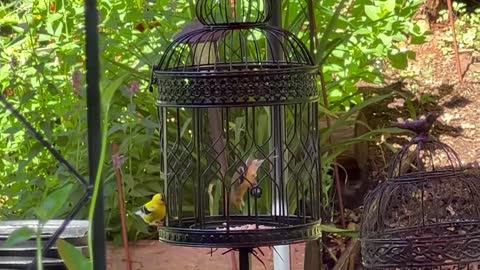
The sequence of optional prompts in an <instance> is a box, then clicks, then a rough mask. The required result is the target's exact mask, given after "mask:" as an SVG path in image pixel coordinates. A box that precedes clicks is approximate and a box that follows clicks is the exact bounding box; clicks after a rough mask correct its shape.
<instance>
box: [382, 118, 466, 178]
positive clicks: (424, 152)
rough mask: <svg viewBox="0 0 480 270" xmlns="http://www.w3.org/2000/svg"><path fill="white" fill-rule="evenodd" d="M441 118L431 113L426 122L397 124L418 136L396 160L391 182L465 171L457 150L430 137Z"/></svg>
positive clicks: (423, 120) (422, 120)
mask: <svg viewBox="0 0 480 270" xmlns="http://www.w3.org/2000/svg"><path fill="white" fill-rule="evenodd" d="M437 117H438V114H437V113H430V114H428V115H427V117H426V118H425V119H421V120H416V121H410V122H406V123H395V126H397V127H400V128H403V129H407V130H410V131H413V132H414V133H415V136H414V137H413V139H412V140H411V141H410V142H409V143H407V144H406V145H404V146H403V147H402V149H401V150H400V151H399V152H398V153H397V154H396V155H395V157H394V158H393V161H392V162H391V163H390V165H389V168H388V174H387V177H388V179H390V180H391V181H399V180H404V179H409V177H408V175H410V174H415V173H418V172H421V173H423V172H440V171H462V162H461V161H460V159H459V157H458V155H457V153H456V152H455V150H453V149H452V148H451V147H450V146H448V145H446V144H444V143H442V142H440V141H438V140H436V139H435V138H433V137H432V136H430V135H429V131H430V128H431V127H432V125H433V123H434V122H435V121H436V119H437ZM402 176H405V177H402Z"/></svg>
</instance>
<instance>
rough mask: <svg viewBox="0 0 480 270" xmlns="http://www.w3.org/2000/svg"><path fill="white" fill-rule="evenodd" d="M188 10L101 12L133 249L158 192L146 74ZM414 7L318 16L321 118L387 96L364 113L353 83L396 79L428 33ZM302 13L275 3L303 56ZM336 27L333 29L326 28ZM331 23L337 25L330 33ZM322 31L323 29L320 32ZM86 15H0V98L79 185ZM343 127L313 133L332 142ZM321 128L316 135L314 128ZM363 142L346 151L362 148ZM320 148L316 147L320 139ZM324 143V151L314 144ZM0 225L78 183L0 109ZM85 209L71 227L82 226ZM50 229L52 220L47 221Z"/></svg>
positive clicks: (11, 4) (326, 11)
mask: <svg viewBox="0 0 480 270" xmlns="http://www.w3.org/2000/svg"><path fill="white" fill-rule="evenodd" d="M193 2H194V1H193V0H179V1H169V0H150V1H148V0H136V1H122V0H108V1H100V2H99V19H100V27H99V32H100V46H101V77H102V78H101V79H102V83H103V84H104V85H105V84H111V83H112V82H118V80H119V78H121V83H119V84H118V85H116V87H115V88H116V89H114V93H113V97H112V99H111V102H110V108H109V115H108V117H109V123H108V127H107V128H108V133H107V136H108V139H107V143H108V144H110V143H113V142H115V143H118V144H119V146H120V153H122V154H124V155H125V163H124V165H123V181H124V185H125V188H124V193H125V194H124V198H125V201H126V203H127V211H128V216H127V225H128V230H129V237H130V238H131V239H138V238H145V237H151V232H150V231H149V228H148V226H147V225H145V224H144V223H143V222H142V221H141V220H140V218H138V217H137V216H135V215H134V214H133V212H134V211H135V210H136V208H137V207H138V206H140V205H142V204H143V203H145V202H146V201H148V200H149V199H150V196H151V195H152V194H153V193H156V192H158V191H162V190H163V183H162V181H159V179H160V180H161V179H162V177H163V176H162V175H161V172H160V166H159V164H160V159H159V153H158V149H159V134H158V122H159V119H158V115H157V108H156V106H155V95H154V94H152V93H150V92H149V91H148V89H147V88H148V87H147V86H148V83H149V79H150V69H151V67H152V65H154V64H156V63H157V61H158V60H159V59H160V56H161V54H162V52H163V50H165V48H166V47H167V45H168V44H169V43H170V42H171V41H172V38H173V36H174V35H175V34H176V33H178V32H179V31H180V30H181V29H182V27H184V26H185V25H186V24H188V23H189V22H190V21H192V18H193V17H194V13H193V12H194V6H193ZM421 3H422V1H420V0H385V1H377V0H351V1H344V4H345V5H344V6H341V7H340V11H341V12H338V13H334V10H335V8H337V7H338V5H339V1H337V0H321V1H318V3H316V4H315V10H314V14H315V18H316V23H317V25H316V26H315V29H316V33H317V35H318V36H317V38H318V40H321V41H324V42H323V43H321V44H324V46H323V47H322V48H324V50H322V53H321V54H320V53H319V52H318V51H314V53H315V54H316V57H317V60H318V63H319V64H322V66H323V72H324V75H325V79H326V82H327V84H326V89H327V92H328V98H329V102H330V104H331V106H330V108H328V109H327V108H321V111H322V112H328V113H330V114H336V113H338V112H342V111H348V110H351V109H352V108H361V107H362V106H361V105H362V104H364V105H365V106H366V105H371V104H373V102H374V101H375V102H376V101H379V100H380V99H382V98H386V96H385V97H384V96H381V97H374V98H373V100H370V101H366V100H364V97H363V96H362V95H361V93H359V92H358V90H357V87H356V84H357V83H358V82H359V81H365V82H371V83H382V81H383V76H382V71H383V69H384V67H385V65H391V66H393V67H395V68H405V67H406V65H407V64H408V59H411V58H414V54H413V52H411V51H408V50H407V49H406V48H405V45H406V44H407V42H412V43H421V42H423V41H424V36H425V33H424V32H423V31H422V30H421V28H420V27H418V26H417V25H416V24H415V23H413V22H412V21H411V17H412V16H413V14H414V13H415V11H416V10H417V8H418V6H419V5H420V4H421ZM307 14H308V12H307V3H306V2H305V1H302V0H296V1H293V0H284V1H283V26H284V28H286V29H288V30H290V31H291V32H293V33H295V34H297V36H298V37H299V38H300V39H302V40H303V41H304V42H305V44H306V45H307V47H310V42H311V41H310V40H311V39H310V34H311V32H310V27H309V24H308V16H307ZM332 19H333V20H332ZM328 22H334V23H333V24H328ZM327 27H328V28H327ZM84 28H85V24H84V7H83V1H80V0H70V1H67V0H44V1H37V0H22V1H2V2H1V3H0V44H1V46H0V89H1V91H3V95H5V96H6V97H7V98H8V100H9V101H10V102H12V103H13V104H15V106H16V107H17V108H19V110H20V111H21V112H22V114H24V115H25V117H26V118H27V119H28V120H29V121H30V122H31V123H32V124H33V125H34V126H35V127H36V128H37V129H38V130H40V131H41V133H42V134H44V135H45V137H46V138H47V139H48V140H49V141H50V142H52V143H54V145H55V147H56V148H57V149H58V150H60V152H61V154H62V155H63V156H64V157H65V158H66V159H67V160H68V161H70V162H71V163H72V164H73V166H74V167H75V168H76V169H77V170H78V171H79V172H80V174H81V175H84V176H88V162H87V156H88V155H87V147H86V146H87V137H86V135H87V123H86V99H85V65H84V64H85V63H84V62H85V56H84V55H85V48H84V47H85V37H84V30H85V29H84ZM239 124H240V123H239ZM350 124H352V123H350V122H348V121H343V122H341V121H339V122H338V124H336V126H335V127H332V128H330V129H322V134H323V135H325V134H331V133H333V132H334V129H336V128H339V127H340V126H342V125H350ZM322 128H323V127H322ZM382 132H389V130H381V131H372V132H371V133H369V134H367V135H365V136H364V137H362V138H353V139H351V140H349V141H347V142H343V143H344V144H343V146H348V145H349V144H352V143H356V142H358V141H360V140H369V139H371V138H372V137H374V136H376V135H377V134H379V133H382ZM322 140H323V139H322ZM322 142H323V141H322ZM344 148H345V147H341V145H339V146H338V147H337V149H340V150H338V151H335V152H333V151H327V150H324V151H323V153H322V155H323V157H324V158H323V159H322V168H323V181H324V193H325V194H329V193H330V191H331V187H332V181H331V178H330V175H329V174H327V172H328V169H329V168H330V166H331V164H332V162H333V160H334V157H335V156H336V155H338V154H340V152H341V151H343V150H344ZM0 149H2V151H1V152H0V155H1V158H0V190H1V191H0V203H1V204H2V207H1V208H0V219H30V218H39V216H38V214H40V213H39V212H38V211H36V209H38V206H39V205H40V204H41V202H44V201H45V199H46V198H48V194H51V193H52V192H54V191H55V190H58V189H59V188H60V187H63V186H64V185H65V183H66V182H67V183H74V182H75V179H74V178H73V177H72V176H71V175H70V174H69V173H68V171H67V170H66V169H65V168H64V167H62V166H59V165H58V163H57V162H56V161H55V159H54V158H53V157H52V156H51V155H50V154H49V153H48V152H47V151H46V150H45V149H44V148H43V147H42V146H41V145H40V143H38V142H37V141H36V140H35V139H34V138H33V137H32V136H31V135H30V134H28V133H27V132H26V130H25V129H24V128H23V126H22V125H21V124H20V123H19V122H18V121H17V120H16V119H15V118H14V117H13V116H12V115H11V114H10V113H9V112H8V111H6V110H5V109H4V108H0ZM108 149H109V148H108V147H107V155H106V157H107V158H106V160H105V163H106V164H105V166H104V170H103V179H104V184H105V211H106V223H107V233H108V236H109V238H110V239H113V240H114V241H115V242H117V243H119V242H120V240H121V234H120V233H119V232H120V216H119V207H118V198H117V187H116V182H115V175H114V171H113V166H112V164H111V161H110V158H108V157H109V156H111V153H109V150H108ZM81 191H82V188H81V187H80V186H79V185H75V186H74V187H73V191H72V192H71V193H70V195H69V198H68V200H67V201H66V203H65V204H63V205H62V209H58V216H59V217H62V216H64V214H65V213H67V212H68V211H69V210H70V209H71V208H72V207H73V205H74V204H75V203H76V202H77V201H78V200H79V199H80V197H81V195H82V192H81ZM87 214H88V209H84V210H83V211H81V212H80V216H79V218H85V217H87ZM48 217H50V216H48Z"/></svg>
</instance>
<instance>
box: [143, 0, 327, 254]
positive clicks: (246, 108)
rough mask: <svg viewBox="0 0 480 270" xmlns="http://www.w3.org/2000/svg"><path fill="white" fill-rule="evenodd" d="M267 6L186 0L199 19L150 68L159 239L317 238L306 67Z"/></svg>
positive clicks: (305, 57) (314, 144) (312, 112)
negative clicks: (163, 207)
mask: <svg viewBox="0 0 480 270" xmlns="http://www.w3.org/2000/svg"><path fill="white" fill-rule="evenodd" d="M270 7H271V2H270V1H268V0H264V1H263V0H262V1H241V0H236V1H230V0H228V1H226V0H222V1H212V0H200V1H198V3H197V9H196V11H197V17H198V21H199V22H200V23H197V24H194V25H192V26H190V27H189V28H187V29H185V30H184V31H183V32H182V33H181V34H180V35H179V36H178V37H177V38H176V39H175V40H174V41H173V42H172V43H171V45H170V46H169V47H168V48H167V49H166V50H165V52H164V53H163V56H162V57H161V60H160V63H159V64H158V65H157V66H155V67H154V68H153V72H152V81H153V83H154V84H155V85H157V86H158V106H159V110H158V111H159V119H160V139H161V143H160V145H161V155H162V156H161V159H162V164H161V166H162V174H163V175H164V193H165V196H166V203H167V209H168V210H167V217H166V221H165V226H164V227H160V228H159V234H160V240H161V241H163V242H167V243H171V244H177V245H184V246H202V247H212V248H213V247H215V248H217V247H225V248H253V247H259V246H266V245H283V244H289V243H293V242H301V241H307V240H312V239H317V238H319V237H320V204H321V200H320V196H321V195H320V193H321V192H320V190H321V187H320V185H321V181H320V166H319V147H318V139H319V128H318V121H317V119H318V115H317V114H318V96H317V82H316V75H317V73H318V68H317V67H316V66H315V65H314V63H313V60H312V57H311V56H310V54H309V52H308V51H307V49H306V48H305V46H304V45H303V44H302V42H301V41H300V40H299V39H298V38H297V37H296V36H294V35H293V34H291V33H290V32H288V31H286V30H283V29H281V28H278V27H274V26H270V25H268V20H269V18H270V14H269V10H270ZM307 204H308V205H309V207H308V209H309V210H308V211H307V210H306V209H307Z"/></svg>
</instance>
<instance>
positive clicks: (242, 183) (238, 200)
mask: <svg viewBox="0 0 480 270" xmlns="http://www.w3.org/2000/svg"><path fill="white" fill-rule="evenodd" d="M264 161H265V159H254V160H247V164H246V165H247V169H246V170H245V168H244V167H240V168H238V170H237V172H235V174H234V175H233V177H232V190H231V192H230V202H231V203H232V204H233V205H234V206H235V207H236V208H237V209H238V210H241V209H242V208H243V206H244V205H245V202H244V201H243V197H244V196H245V193H246V192H247V191H248V189H251V188H252V187H254V186H255V185H257V171H258V168H260V166H262V163H263V162H264Z"/></svg>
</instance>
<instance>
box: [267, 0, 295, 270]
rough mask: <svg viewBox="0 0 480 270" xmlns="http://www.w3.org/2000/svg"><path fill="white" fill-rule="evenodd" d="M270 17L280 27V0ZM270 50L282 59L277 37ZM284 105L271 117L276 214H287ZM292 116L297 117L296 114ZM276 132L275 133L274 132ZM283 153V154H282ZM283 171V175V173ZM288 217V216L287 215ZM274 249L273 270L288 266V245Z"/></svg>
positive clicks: (274, 1)
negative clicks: (277, 196) (277, 190)
mask: <svg viewBox="0 0 480 270" xmlns="http://www.w3.org/2000/svg"><path fill="white" fill-rule="evenodd" d="M271 8H272V10H271V13H270V14H271V18H270V21H269V24H270V25H271V26H273V27H279V28H280V27H282V0H271ZM271 42H272V51H271V52H270V55H269V57H271V59H272V58H273V59H277V61H279V62H280V61H282V60H283V54H282V53H281V52H282V47H281V42H282V41H280V40H278V39H277V38H272V39H271ZM284 109H285V108H284V107H283V106H280V105H276V106H274V107H273V109H272V110H273V112H272V118H273V130H274V144H275V147H276V149H277V150H278V152H277V153H276V156H277V158H276V160H275V162H276V166H275V174H276V178H275V181H276V182H277V185H278V187H279V188H280V194H279V195H280V196H279V199H280V200H277V201H276V202H275V205H276V206H275V207H276V208H277V209H275V210H280V213H278V212H277V215H278V214H280V215H282V216H288V215H289V213H288V205H287V202H288V195H287V194H288V192H286V186H285V183H284V180H285V177H288V170H285V171H284V170H283V167H284V164H285V160H288V156H287V155H288V154H287V153H285V152H284V147H283V142H284V138H285V126H284V125H283V124H284V123H283V118H282V117H286V115H285V113H284ZM294 117H297V116H296V115H295V116H294ZM275 133H276V134H275ZM284 154H285V156H284ZM284 173H285V175H284ZM287 218H288V217H287ZM275 249H276V250H277V251H278V252H276V253H274V255H273V265H274V269H275V270H287V269H289V268H290V247H289V246H276V247H275Z"/></svg>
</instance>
